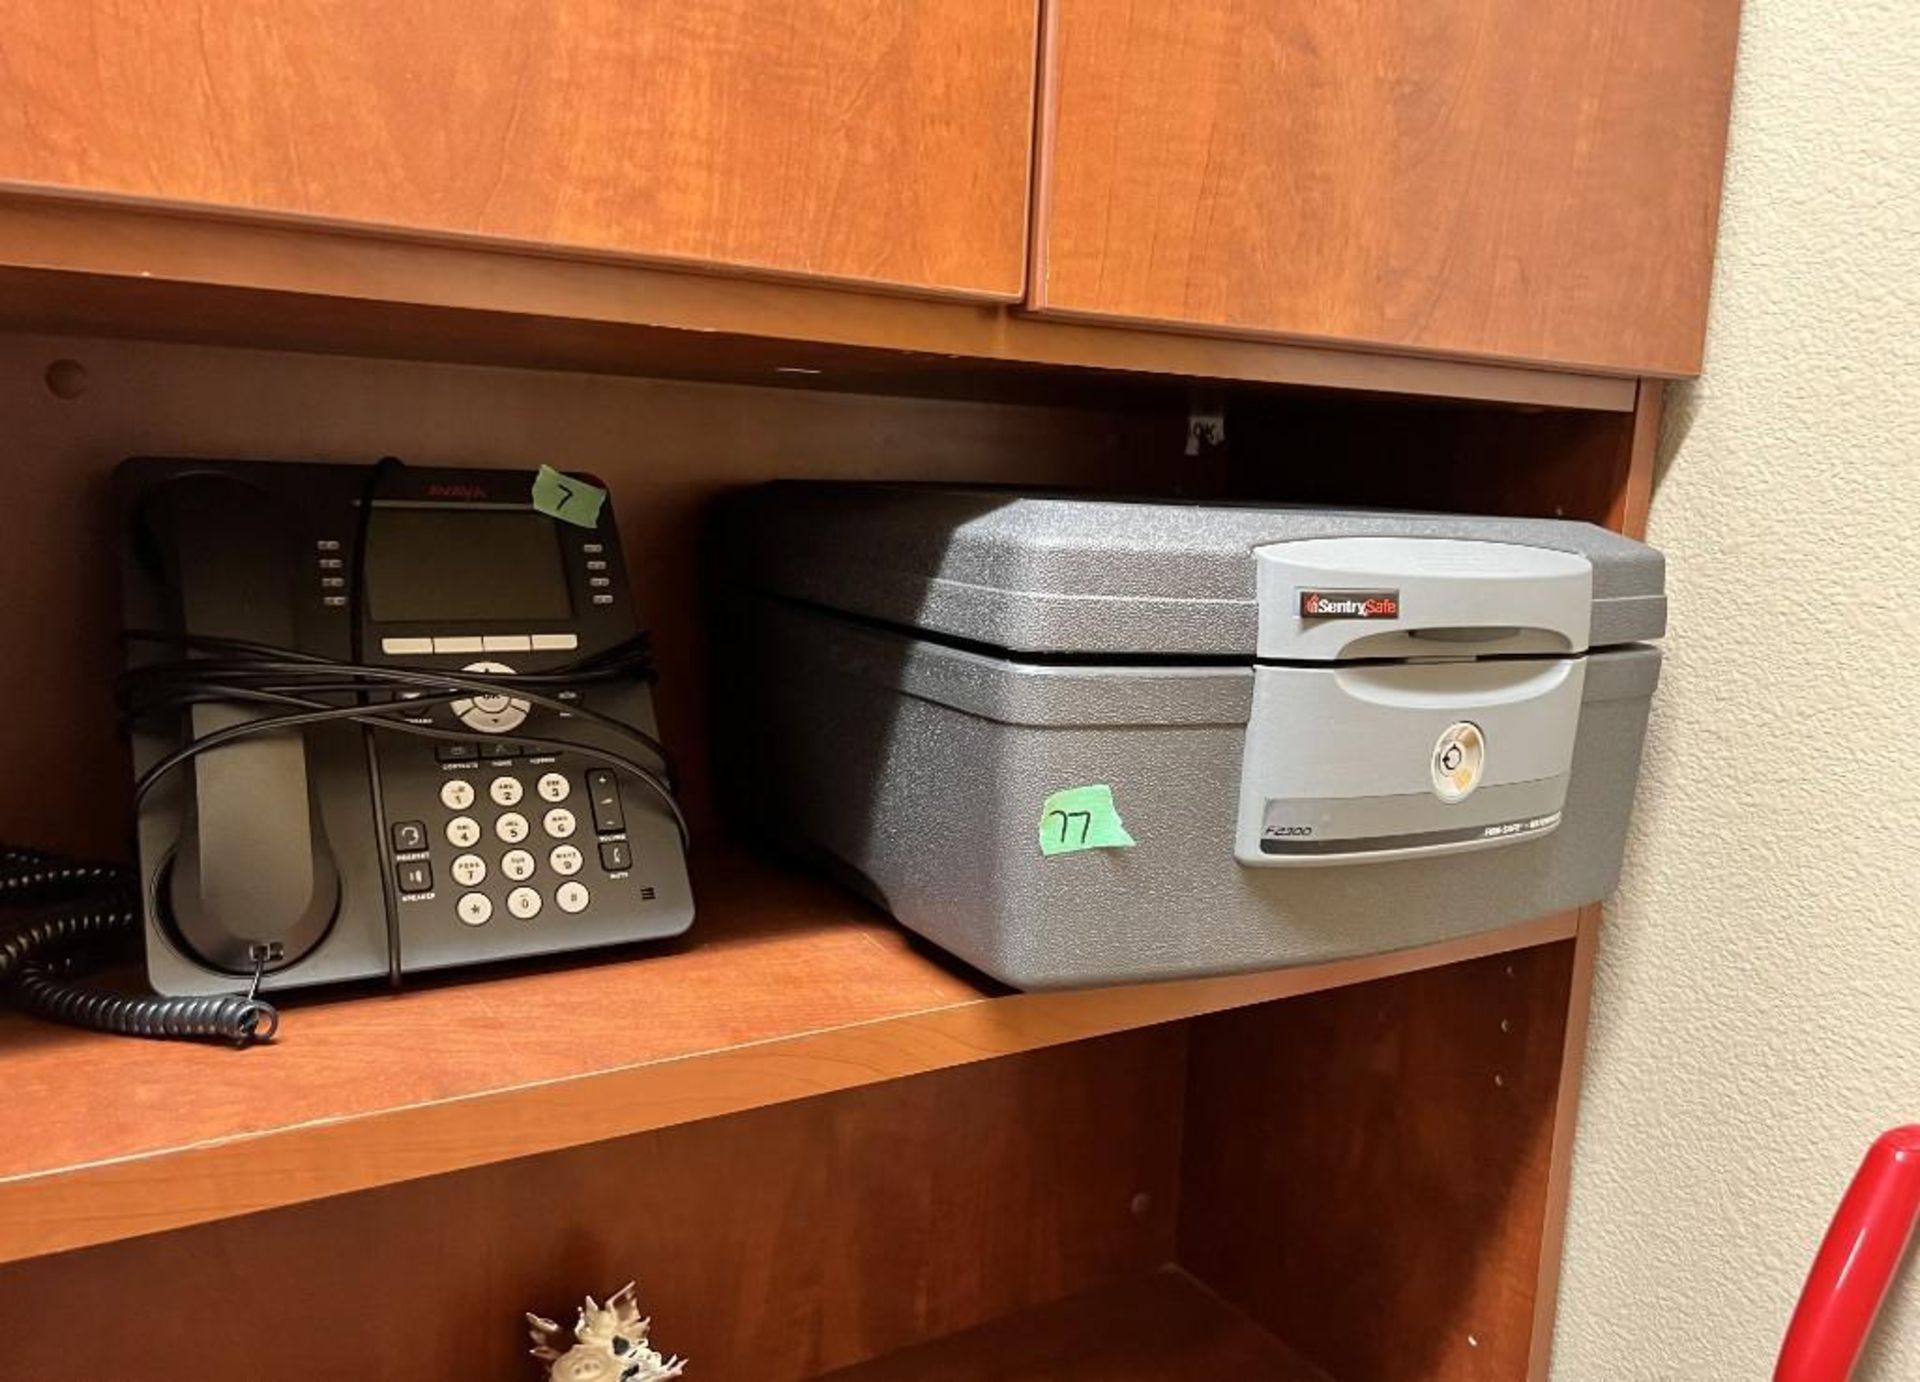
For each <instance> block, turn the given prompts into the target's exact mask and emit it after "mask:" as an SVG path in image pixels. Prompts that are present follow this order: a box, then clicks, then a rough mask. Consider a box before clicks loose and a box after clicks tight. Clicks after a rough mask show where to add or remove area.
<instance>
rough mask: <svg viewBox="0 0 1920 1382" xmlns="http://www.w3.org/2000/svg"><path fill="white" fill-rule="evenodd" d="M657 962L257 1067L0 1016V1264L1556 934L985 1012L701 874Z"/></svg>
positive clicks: (788, 903) (327, 1040)
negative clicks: (2, 1105)
mask: <svg viewBox="0 0 1920 1382" xmlns="http://www.w3.org/2000/svg"><path fill="white" fill-rule="evenodd" d="M695 864H696V867H695V888H696V896H697V897H698V898H699V902H700V907H701V913H700V916H699V918H698V920H697V921H696V922H695V925H694V930H693V932H692V933H691V934H690V935H689V937H687V938H686V939H684V940H682V941H679V942H675V943H674V944H672V945H670V946H665V947H654V948H651V949H649V950H647V951H645V952H634V953H630V954H628V955H627V956H625V957H622V958H616V959H613V960H611V961H610V962H605V963H597V964H578V965H573V966H569V967H566V968H549V969H543V970H538V971H531V972H529V971H524V970H523V971H520V972H517V973H512V974H508V975H504V976H499V975H495V976H491V977H481V978H477V979H475V980H474V981H473V982H467V983H451V982H446V983H438V984H433V985H429V986H425V987H420V988H415V989H410V990H407V991H404V992H400V993H387V992H384V991H381V992H377V993H373V994H368V993H364V992H363V993H357V994H354V995H351V996H344V997H343V996H338V995H328V996H327V997H325V998H323V999H321V1000H320V1001H312V1000H308V1001H300V1002H295V1003H292V1004H290V1005H289V1007H288V1009H287V1010H286V1012H285V1014H284V1020H283V1022H282V1026H281V1037H280V1040H279V1041H278V1042H277V1043H276V1044H275V1045H273V1046H271V1047H265V1048H257V1049H254V1050H250V1051H246V1052H235V1051H231V1050H225V1049H220V1048H214V1047H204V1046H189V1045H176V1044H162V1043H154V1042H142V1041H133V1040H127V1039H124V1038H113V1037H103V1036H96V1035H93V1034H90V1033H83V1032H75V1031H71V1030H67V1029H62V1028H55V1027H50V1026H46V1025H42V1024H38V1023H33V1022H29V1021H27V1020H26V1019H24V1018H21V1017H19V1016H17V1015H11V1014H7V1015H0V1088H4V1089H5V1090H6V1093H7V1097H8V1101H9V1105H10V1111H11V1114H12V1118H13V1121H14V1126H15V1127H16V1128H17V1129H20V1130H22V1131H21V1133H20V1134H18V1135H16V1136H14V1137H11V1138H9V1139H7V1140H6V1141H5V1142H4V1143H3V1144H0V1262H4V1261H12V1260H17V1259H20V1258H24V1257H32V1256H37V1255H41V1254H45V1253H50V1252H57V1251H61V1250H64V1249H67V1248H73V1247H80V1246H84V1245H87V1244H91V1243H101V1242H108V1241H113V1240H116V1239H120V1238H128V1237H134V1236H137V1235H140V1234H144V1233H152V1232H157V1231H160V1230H163V1229H169V1228H177V1227H181V1226H184V1225H187V1224H194V1223H203V1222H207V1221H210V1220H215V1219H222V1218H228V1217H232V1216H236V1215H241V1214H247V1213H252V1212H254V1211H257V1210H263V1209H269V1208H273V1207H276V1206H280V1205H287V1204H294V1203H299V1202H301V1201H305V1200H312V1199H318V1198H321V1197H324V1196H327V1195H335V1194H341V1193H344V1192H348V1191H353V1190H361V1189H366V1188H369V1187H372V1186H378V1185H386V1184H392V1183H395V1182H398V1181H405V1180H412V1179H417V1178H420V1177H426V1176H433V1175H438V1174H441V1173H444V1172H448V1171H453V1170H458V1169H462V1168H465V1167H471V1166H478V1165H484V1164H487V1163H491V1162H498V1161H504V1160H508V1159H510V1158H514V1157H522V1156H530V1155H535V1154H539V1153H543V1152H551V1151H557V1150H560V1149H562V1148H566V1147H575V1146H581V1145H584V1144H587V1143H592V1142H599V1141H604V1140H606V1139H609V1138H615V1137H620V1136H623V1135H626V1134H630V1133H635V1132H642V1131H646V1130H649V1129H654V1128H660V1127H665V1126H669V1125H672V1124H678V1123H685V1122H690V1121H692V1120H696V1119H702V1118H709V1117H714V1116H716V1115H721V1114H727V1113H735V1112H739V1111H742V1110H745V1109H751V1108H758V1107H763V1106H765V1105H769V1104H776V1103H780V1102H783V1101H787V1100H792V1099H801V1098H806V1097H809V1096H812V1095H817V1094H823V1093H827V1092H830V1091H834V1090H841V1089H850V1088H854V1087H857V1086H860V1085H867V1084H872V1083H875V1082H878V1081H883V1080H892V1079H899V1078H901V1077H904V1076H909V1075H915V1074H919V1073H922V1072H925V1071H931V1070H940V1069H946V1068H949V1067H953V1066H958V1065H964V1064H967V1063H969V1062H973V1061H979V1060H986V1059H990V1058H993V1057H996V1056H1004V1055H1010V1054H1014V1053H1017V1052H1021V1051H1028V1050H1034V1049H1037V1048H1040V1047H1046V1046H1053V1045H1057V1044H1060V1043H1063V1042H1070V1041H1078V1040H1082V1039H1085V1038H1089V1037H1095V1036H1104V1035H1107V1034H1109V1033H1113V1032H1118V1031H1124V1030H1127V1029H1130V1028H1135V1027H1142V1026H1148V1025H1151V1024H1154V1023H1159V1022H1167V1021H1173V1020H1177V1019H1180V1018H1185V1017H1191V1016H1194V1015H1196V1014H1199V1013H1205V1012H1213V1011H1218V1010H1221V1009H1224V1008H1231V1007H1238V1006H1242V1005H1245V1004H1250V1003H1258V1002H1263V1001H1267V1000H1271V999H1275V998H1283V997H1289V996H1293V995H1297V994H1302V993H1309V992H1314V991H1317V990H1321V989H1326V988H1332V987H1337V986H1340V985H1344V984H1350V983H1355V982H1360V981H1363V980H1366V979H1372V978H1378V977H1382V976H1385V975H1388V974H1398V973H1405V972H1409V971H1412V970H1416V969H1422V968H1428V967H1431V966H1434V965H1439V964H1448V963H1453V962H1456V961H1459V960H1464V959H1471V958H1475V957H1477V956H1481V955H1486V954H1492V953H1497V952H1500V951H1504V950H1511V949H1516V948H1520V947H1523V946H1529V945H1538V944H1544V943H1547V942H1549V941H1555V940H1562V939H1565V938H1566V937H1568V936H1570V935H1572V934H1573V933H1574V929H1575V924H1576V916H1575V914H1573V913H1566V914H1562V915H1559V916H1554V917H1547V918H1543V919H1540V920H1538V921H1534V922H1529V923H1526V924H1523V925H1519V926H1514V927H1509V928H1507V929H1505V930H1501V931H1496V932H1490V933H1487V934H1483V935H1479V936H1474V937H1470V938H1467V939H1464V940H1459V941H1451V942H1446V943H1443V944H1440V945H1434V946H1429V947H1424V948H1421V949H1417V950H1410V951H1402V952H1398V953H1395V954H1391V955H1383V956H1372V957H1367V958H1363V959H1357V960H1348V961H1342V962H1339V963H1334V964H1328V965H1321V966H1314V967H1307V968H1299V969H1290V970H1277V971H1271V972H1268V973H1263V974H1252V975H1239V976H1230V977H1224V978H1213V979H1196V980H1183V981H1179V982H1174V983H1163V984H1145V985H1136V986H1128V987H1118V988H1109V989H1087V990H1077V991H1072V992H1061V993H1034V994H1003V993H1001V992H999V991H997V990H994V989H992V988H991V987H989V986H988V985H987V984H986V982H985V981H984V980H981V979H980V978H978V977H977V976H974V975H971V974H970V973H968V972H966V971H964V970H962V969H960V968H959V967H957V966H954V965H952V964H951V963H949V962H946V961H944V960H942V959H941V958H939V957H938V956H937V955H936V954H934V953H933V952H932V951H930V950H928V949H926V948H925V947H923V946H921V945H919V944H918V943H916V942H914V941H912V940H910V939H909V938H908V936H907V935H906V933H905V932H903V931H901V930H900V929H899V928H898V927H896V926H894V925H893V924H892V923H891V922H890V921H889V920H887V919H886V918H885V917H884V916H882V915H880V914H879V913H877V912H875V911H874V910H873V909H871V908H869V907H868V906H866V905H865V904H864V903H861V902H859V901H857V900H855V899H854V898H852V897H851V896H849V895H848V894H846V893H844V892H842V891H840V890H839V889H837V888H834V887H832V886H830V885H828V884H826V883H823V882H820V881H817V880H815V879H812V878H809V877H805V876H802V875H800V874H797V873H794V872H791V871H788V870H785V869H782V868H780V867H778V866H775V865H772V864H769V863H765V862H762V861H760V860H758V859H756V858H754V857H752V856H750V855H747V854H745V853H742V852H740V851H738V850H734V849H717V850H713V851H710V852H707V853H705V854H704V855H703V856H701V857H698V858H696V861H695Z"/></svg>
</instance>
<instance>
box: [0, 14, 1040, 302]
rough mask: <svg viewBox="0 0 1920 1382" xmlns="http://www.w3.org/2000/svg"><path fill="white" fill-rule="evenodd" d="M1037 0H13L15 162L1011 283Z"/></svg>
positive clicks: (8, 104) (659, 248)
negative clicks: (947, 0)
mask: <svg viewBox="0 0 1920 1382" xmlns="http://www.w3.org/2000/svg"><path fill="white" fill-rule="evenodd" d="M1036 3H1037V0H966V3H964V4H935V3H927V2H926V0H9V3H8V4H7V6H6V16H5V19H4V20H0V93H3V94H0V181H7V182H19V183H35V184H51V185H55V186H58V187H63V188H77V189H86V190H89V191H97V192H107V193H118V194H128V195H132V196H135V197H140V198H157V199H161V200H165V201H173V202H187V203H198V204H211V205H218V206H224V207H233V208H242V209H244V210H247V211H264V212H282V213H292V214H294V215H298V216H303V217H318V218H325V219H330V220H336V221H345V222H358V223H365V224H373V225H379V226H385V227H400V228H404V229H406V230H409V231H425V232H432V233H455V234H475V235H483V236H492V237H499V238H501V239H504V240H510V241H519V242H532V243H537V244H540V245H543V246H559V247H565V248H575V249H585V250H592V251H613V252H618V253H630V254H636V255H643V256H647V257H650V258H663V259H671V260H691V261H699V262H701V263H703V264H716V265H727V266H735V267H739V268H744V269H750V270H763V271H772V272H775V273H779V274H804V275H818V276H823V277H828V278H836V279H846V280H857V281H862V282H869V283H878V284H889V285H901V286H905V287H908V288H911V289H915V290H922V291H930V292H935V293H940V294H957V295H965V296H974V297H988V298H1018V297H1019V295H1020V292H1021V289H1022V286H1023V280H1024V276H1025V247H1026V223H1027V178H1028V167H1029V162H1030V159H1029V152H1030V147H1029V146H1030V132H1031V124H1032V112H1033V83H1034V71H1033V69H1034V62H1035V54H1036V49H1037V33H1036V27H1037V23H1038V20H1037V14H1036Z"/></svg>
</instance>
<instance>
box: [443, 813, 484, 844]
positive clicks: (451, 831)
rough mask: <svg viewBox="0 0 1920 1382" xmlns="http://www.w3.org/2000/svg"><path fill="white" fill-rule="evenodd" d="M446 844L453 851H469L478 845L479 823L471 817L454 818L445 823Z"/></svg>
mask: <svg viewBox="0 0 1920 1382" xmlns="http://www.w3.org/2000/svg"><path fill="white" fill-rule="evenodd" d="M447 843H448V844H450V845H452V846H453V847H454V848H455V849H471V848H473V846H475V845H476V844H478V843H480V822H479V821H476V820H475V819H474V818H473V817H472V816H455V817H454V818H453V819H452V820H450V821H448V822H447Z"/></svg>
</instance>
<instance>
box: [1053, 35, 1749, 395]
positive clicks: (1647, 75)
mask: <svg viewBox="0 0 1920 1382" xmlns="http://www.w3.org/2000/svg"><path fill="white" fill-rule="evenodd" d="M1738 16H1739V5H1738V0H1684V2H1683V3H1674V0H1596V3H1590V4H1583V5H1541V4H1536V3H1530V0H1471V3H1459V4H1433V3H1430V2H1429V0H1384V2H1383V3H1378V4H1368V5H1351V4H1345V5H1336V4H1270V3H1262V2H1260V0H1053V3H1051V4H1049V5H1048V7H1047V21H1046V38H1045V56H1044V59H1043V69H1042V78H1041V82H1042V93H1043V108H1042V117H1041V119H1042V126H1041V136H1040V137H1041V141H1042V148H1041V154H1040V162H1039V168H1040V182H1039V188H1038V197H1037V206H1036V219H1035V237H1034V276H1033V285H1032V289H1031V302H1032V303H1033V305H1034V306H1035V307H1037V308H1038V309H1040V310H1041V311H1044V312H1046V313H1049V314H1054V313H1058V314H1066V315H1071V316H1082V317H1103V318H1114V319H1122V320H1127V321H1139V322H1157V323H1178V324H1181V325H1185V326H1189V327H1198V328H1208V329H1222V330H1229V331H1248V332H1257V333H1263V334H1273V335H1278V336H1285V337H1292V338H1303V339H1314V340H1326V341H1344V342H1361V343H1366V344H1369V345H1373V346H1384V347H1390V348H1393V349H1397V350H1406V351H1430V352H1442V353H1446V354H1450V355H1461V356H1471V357H1480V358H1489V357H1490V358H1499V359H1509V360H1526V361H1544V362H1552V363H1555V364H1560V365H1564V366H1569V367H1577V368H1585V369H1601V370H1621V371H1627V372H1632V373H1638V374H1651V375H1690V374H1695V373H1697V372H1698V371H1699V367H1700V357H1701V342H1702V338H1703V334H1704V331H1705V323H1706V303H1707V290H1708V284H1709V279H1710V276H1711V268H1712V261H1713V244H1714V229H1715V223H1716V216H1717V208H1718V204H1719V195H1720V181H1721V164H1722V161H1723V155H1724V150H1725V143H1726V126H1727V113H1728V107H1729V103H1730V99H1731V92H1732V77H1733V61H1734V46H1735V32H1736V29H1737V26H1738Z"/></svg>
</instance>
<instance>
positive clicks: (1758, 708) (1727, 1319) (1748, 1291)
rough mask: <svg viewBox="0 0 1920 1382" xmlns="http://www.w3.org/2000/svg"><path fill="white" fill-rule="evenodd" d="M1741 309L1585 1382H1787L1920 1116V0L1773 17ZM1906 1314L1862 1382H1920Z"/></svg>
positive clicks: (1683, 395) (1758, 102) (1589, 1207)
mask: <svg viewBox="0 0 1920 1382" xmlns="http://www.w3.org/2000/svg"><path fill="white" fill-rule="evenodd" d="M1680 2H1681V0H1675V3H1680ZM1714 293H1715V296H1714V304H1713V320H1712V328H1711V332H1710V337H1709V342H1708V352H1707V365H1706V373H1705V375H1704V377H1703V378H1702V379H1701V380H1700V381H1699V383H1698V384H1695V385H1681V386H1677V387H1676V388H1675V389H1674V390H1673V391H1672V392H1671V394H1670V405H1669V406H1670V409H1671V412H1670V416H1669V418H1668V427H1667V435H1666V436H1665V438H1664V444H1663V446H1662V457H1663V461H1664V463H1665V470H1664V473H1663V474H1662V475H1661V477H1660V480H1659V488H1658V490H1657V492H1656V495H1655V499H1654V505H1653V521H1652V531H1651V539H1652V541H1653V542H1654V543H1655V544H1656V545H1658V546H1660V547H1662V548H1664V549H1665V550H1666V552H1667V554H1668V558H1669V562H1670V568H1669V582H1670V590H1671V594H1672V597H1673V608H1672V630H1671V632H1670V634H1669V635H1668V638H1667V645H1666V646H1667V659H1668V660H1667V664H1666V671H1665V677H1664V683H1663V685H1662V688H1661V691H1660V695H1659V698H1658V700H1657V701H1656V703H1655V718H1654V728H1653V731H1652V735H1651V738H1650V741H1649V744H1648V754H1647V765H1646V774H1645V777H1644V779H1643V781H1642V785H1641V792H1640V800H1639V804H1638V808H1637V813H1638V814H1637V820H1636V823H1635V831H1634V837H1633V843H1632V846H1631V849H1630V853H1629V857H1628V862H1627V874H1626V878H1625V880H1624V882H1623V884H1622V886H1621V889H1620V893H1619V896H1618V898H1617V899H1616V901H1615V903H1614V905H1613V906H1612V907H1611V909H1610V911H1609V923H1608V928H1607V930H1606V932H1605V937H1604V942H1603V946H1602V950H1601V955H1600V976H1599V988H1598V993H1597V998H1596V1007H1595V1015H1594V1021H1595V1029H1594V1032H1593V1036H1592V1045H1591V1048H1590V1049H1591V1056H1590V1065H1589V1067H1588V1085H1587V1094H1586V1100H1585V1103H1584V1106H1583V1109H1582V1112H1581V1123H1580V1135H1579V1141H1578V1144H1577V1151H1576V1161H1575V1171H1574V1187H1573V1205H1572V1218H1571V1229H1570V1237H1569V1242H1568V1259H1567V1267H1566V1280H1565V1286H1564V1292H1563V1295H1562V1298H1561V1305H1560V1316H1559V1318H1560V1326H1559V1333H1558V1338H1557V1341H1556V1342H1557V1347H1556V1353H1555V1368H1554V1376H1555V1377H1556V1378H1557V1379H1561V1382H1597V1380H1599V1379H1605V1382H1613V1380H1614V1379H1620V1380H1621V1382H1625V1380H1626V1379H1653V1378H1674V1379H1683V1380H1684V1382H1720V1380H1721V1379H1725V1380H1726V1382H1735V1380H1736V1379H1738V1382H1754V1379H1760V1378H1764V1377H1767V1376H1769V1375H1770V1373H1771V1367H1772V1361H1773V1356H1774V1353H1775V1351H1776V1350H1777V1349H1778V1347H1779V1342H1780V1337H1781V1334H1782V1332H1783V1330H1784V1328H1785V1325H1786V1322H1787V1318H1788V1315H1789V1314H1790V1312H1791V1310H1792V1306H1793V1302H1794V1300H1795V1298H1796V1296H1797V1294H1798V1291H1799V1287H1800V1284H1801V1280H1802V1277H1803V1274H1804V1273H1805V1270H1806V1267H1807V1264H1808V1262H1809V1261H1810V1259H1811V1256H1812V1253H1813V1250H1814V1247H1815V1245H1816V1243H1817V1242H1818V1240H1819V1237H1820V1234H1821V1232H1822V1231H1823V1229H1824V1227H1825V1224H1826V1220H1827V1217H1828V1215H1829V1214H1830V1213H1831V1211H1832V1208H1833V1205H1834V1204H1835V1202H1836V1201H1837V1199H1838V1197H1839V1195H1840V1192H1841V1190H1842V1188H1843V1187H1844V1185H1845V1183H1846V1180H1847V1178H1848V1176H1849V1175H1851V1173H1852V1170H1853V1166H1854V1164H1855V1162H1856V1160H1857V1158H1858V1156H1859V1154H1860V1152H1861V1151H1862V1149H1863V1148H1864V1147H1865V1145H1866V1144H1867V1142H1868V1141H1869V1140H1870V1139H1871V1138H1872V1136H1873V1135H1874V1133H1875V1132H1876V1131H1877V1130H1879V1129H1881V1128H1883V1127H1885V1126H1888V1125H1891V1124H1894V1123H1899V1122H1910V1121H1920V0H1853V2H1852V3H1851V4H1833V3H1820V2H1819V0H1748V3H1747V6H1746V14H1745V19H1744V32H1743V35H1742V41H1741V51H1740V71H1739V76H1738V80H1737V85H1736V94H1735V109H1734V122H1733V141H1732V154H1731V158H1730V161H1729V164H1728V169H1727V191H1726V201H1725V206H1724V210H1723V219H1722V223H1721V231H1720V259H1719V268H1718V280H1717V282H1716V285H1715V290H1714ZM1896 1292H1897V1298H1896V1300H1895V1301H1894V1302H1893V1303H1892V1304H1891V1306H1890V1308H1889V1312H1888V1314H1887V1316H1885V1317H1884V1318H1883V1320H1882V1333H1881V1336H1880V1338H1879V1339H1878V1340H1877V1341H1876V1346H1875V1347H1874V1349H1873V1350H1872V1352H1871V1353H1870V1354H1869V1359H1870V1362H1869V1364H1868V1366H1866V1367H1863V1368H1862V1370H1861V1372H1860V1374H1859V1378H1860V1379H1861V1382H1866V1379H1869V1378H1871V1379H1873V1382H1893V1380H1894V1379H1903V1380H1904V1379H1914V1378H1920V1269H1916V1268H1915V1267H1913V1266H1911V1265H1910V1268H1909V1270H1908V1272H1907V1273H1906V1277H1905V1280H1904V1281H1903V1282H1902V1283H1901V1284H1900V1285H1899V1286H1897V1287H1896Z"/></svg>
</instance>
